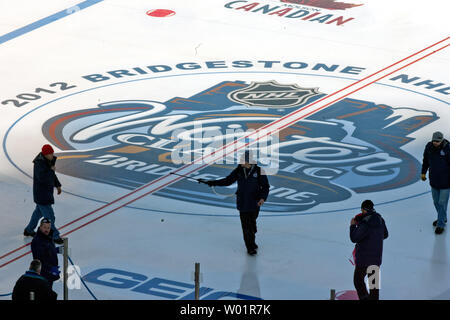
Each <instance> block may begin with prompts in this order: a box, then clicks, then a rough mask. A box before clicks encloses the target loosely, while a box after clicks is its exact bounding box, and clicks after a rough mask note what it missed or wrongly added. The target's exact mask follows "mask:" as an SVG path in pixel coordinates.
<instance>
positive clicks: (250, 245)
mask: <svg viewBox="0 0 450 320" xmlns="http://www.w3.org/2000/svg"><path fill="white" fill-rule="evenodd" d="M239 214H240V217H241V226H242V233H243V235H244V242H245V246H246V247H247V251H251V250H253V249H256V243H255V234H256V232H257V231H258V230H257V229H256V218H258V215H259V210H257V211H247V212H244V211H241V212H239Z"/></svg>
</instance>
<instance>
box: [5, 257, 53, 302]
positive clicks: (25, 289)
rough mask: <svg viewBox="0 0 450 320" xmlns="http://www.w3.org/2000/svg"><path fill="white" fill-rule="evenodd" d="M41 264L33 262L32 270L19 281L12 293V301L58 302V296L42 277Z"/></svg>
mask: <svg viewBox="0 0 450 320" xmlns="http://www.w3.org/2000/svg"><path fill="white" fill-rule="evenodd" d="M40 274H41V262H40V261H39V260H33V261H31V264H30V270H28V271H27V272H25V274H24V275H23V276H21V277H20V278H19V280H17V282H16V285H15V286H14V290H13V293H12V300H16V301H22V300H31V299H34V300H56V297H57V294H56V292H54V291H53V290H52V289H50V286H49V285H48V282H47V280H46V279H45V278H44V277H42V276H41V275H40Z"/></svg>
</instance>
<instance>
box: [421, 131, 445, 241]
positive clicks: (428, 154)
mask: <svg viewBox="0 0 450 320" xmlns="http://www.w3.org/2000/svg"><path fill="white" fill-rule="evenodd" d="M428 170H429V174H428V176H429V178H430V186H431V195H432V197H433V203H434V207H435V208H436V211H437V220H436V221H434V222H433V226H435V227H436V230H435V233H436V234H441V233H442V232H444V230H445V226H446V224H447V206H448V198H449V193H450V145H449V142H448V141H447V140H446V139H444V135H443V134H442V133H441V132H439V131H436V132H435V133H433V137H432V141H430V142H428V143H427V145H426V146H425V151H424V152H423V162H422V176H421V179H422V181H425V180H427V176H426V174H427V171H428Z"/></svg>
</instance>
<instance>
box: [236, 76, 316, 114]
mask: <svg viewBox="0 0 450 320" xmlns="http://www.w3.org/2000/svg"><path fill="white" fill-rule="evenodd" d="M317 95H320V92H319V91H318V88H302V87H299V86H297V85H296V84H280V83H277V82H276V81H273V80H272V81H268V82H252V83H251V84H250V85H249V86H248V87H246V88H243V89H238V90H235V91H232V92H230V93H229V94H228V98H229V99H230V100H232V101H234V102H237V103H239V104H243V105H247V106H253V107H264V108H276V109H283V108H291V107H298V106H300V105H302V104H304V103H305V102H306V101H308V100H309V99H310V98H312V97H314V96H317Z"/></svg>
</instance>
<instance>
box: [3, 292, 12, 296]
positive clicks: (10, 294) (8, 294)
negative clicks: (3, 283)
mask: <svg viewBox="0 0 450 320" xmlns="http://www.w3.org/2000/svg"><path fill="white" fill-rule="evenodd" d="M8 296H12V292H11V293H7V294H0V297H8Z"/></svg>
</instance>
